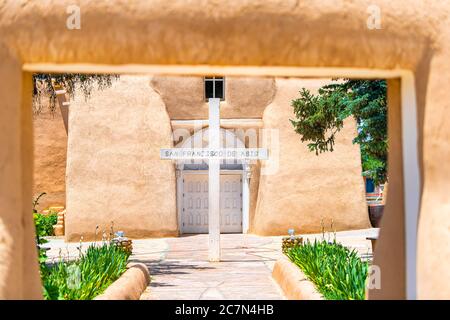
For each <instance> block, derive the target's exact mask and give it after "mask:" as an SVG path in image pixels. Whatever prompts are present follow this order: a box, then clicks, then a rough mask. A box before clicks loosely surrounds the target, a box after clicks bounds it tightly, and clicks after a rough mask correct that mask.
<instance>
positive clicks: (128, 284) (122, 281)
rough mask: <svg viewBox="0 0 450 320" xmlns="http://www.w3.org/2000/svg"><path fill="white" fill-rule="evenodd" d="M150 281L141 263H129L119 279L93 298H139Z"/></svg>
mask: <svg viewBox="0 0 450 320" xmlns="http://www.w3.org/2000/svg"><path fill="white" fill-rule="evenodd" d="M149 283H150V273H149V272H148V268H147V266H146V265H145V264H143V263H129V264H128V265H127V271H125V272H124V273H123V274H122V275H121V276H120V277H119V279H117V280H116V281H114V282H113V283H112V284H111V285H110V286H109V287H108V288H106V290H105V292H103V293H102V294H100V295H98V296H97V297H95V298H94V300H139V298H140V297H141V294H142V293H143V292H144V291H145V289H146V288H147V286H148V284H149Z"/></svg>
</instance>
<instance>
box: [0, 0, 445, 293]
mask: <svg viewBox="0 0 450 320" xmlns="http://www.w3.org/2000/svg"><path fill="white" fill-rule="evenodd" d="M379 2H380V6H381V9H382V12H384V15H383V28H382V29H381V30H368V29H367V28H366V27H365V26H366V20H367V14H366V11H365V10H364V9H365V8H366V7H364V6H367V5H368V2H367V3H365V2H364V3H363V4H361V2H359V3H352V4H345V6H344V5H341V6H335V5H334V6H326V5H324V6H322V4H321V7H318V5H316V4H314V2H313V1H307V2H304V3H302V4H300V5H299V4H297V5H293V4H290V3H288V2H282V1H280V2H278V1H274V2H271V3H266V2H264V3H263V2H261V1H256V0H254V1H250V2H248V3H245V4H242V3H236V5H233V6H229V5H228V4H212V3H208V2H207V3H206V4H205V5H203V6H199V7H198V8H192V6H188V5H187V4H184V3H183V2H181V1H174V2H172V3H170V4H168V5H166V4H165V6H164V7H163V6H162V5H159V2H158V1H136V2H134V3H132V4H129V6H132V7H134V8H132V9H138V10H128V11H125V10H123V8H122V7H121V5H120V3H119V1H108V2H102V1H97V2H95V3H85V4H84V5H83V7H82V14H83V18H82V29H81V30H76V31H74V30H66V29H64V26H65V22H66V18H67V15H66V14H65V9H66V7H67V5H69V4H70V3H69V1H58V2H57V3H56V2H55V3H54V5H53V6H50V7H45V6H44V5H43V4H40V3H39V2H38V1H30V2H29V3H27V4H26V5H25V6H23V7H20V6H19V5H18V4H16V3H15V2H14V1H8V2H7V3H5V4H2V5H3V6H4V7H2V8H1V9H2V10H1V11H0V12H2V13H1V17H0V18H1V19H0V21H1V22H0V36H1V37H0V39H1V40H0V41H1V42H0V58H1V59H0V61H1V62H0V76H1V78H2V79H8V80H7V81H5V82H4V83H2V86H0V96H1V98H2V99H1V101H0V146H1V149H0V150H1V151H0V169H1V178H0V210H1V211H0V212H1V213H0V218H1V219H0V232H1V234H2V238H1V239H0V261H1V262H0V271H1V273H0V297H1V298H39V297H40V283H39V278H38V271H37V270H38V269H37V263H36V262H35V261H36V252H35V251H36V250H35V247H34V241H33V223H32V218H31V215H30V214H29V213H30V212H31V204H30V202H31V185H32V183H31V181H32V150H33V149H32V122H31V74H30V72H34V71H41V72H52V71H57V70H59V71H60V72H76V71H78V72H117V73H134V72H152V73H159V74H175V73H176V74H205V73H209V74H223V75H232V74H235V75H275V74H277V75H284V76H295V75H297V76H307V75H308V73H307V72H303V73H302V72H300V70H303V71H307V70H313V69H309V68H310V67H322V68H323V67H326V69H318V70H321V71H317V72H318V73H316V74H314V76H347V77H364V78H380V77H386V78H391V79H393V80H389V91H390V93H389V106H390V110H397V112H398V113H400V111H399V110H400V108H395V107H394V108H392V107H391V106H392V105H393V104H397V105H398V106H400V105H402V106H405V108H406V106H407V105H408V106H411V104H414V102H415V104H416V106H417V119H416V120H417V121H414V119H415V116H414V114H413V115H411V114H410V111H411V110H410V109H405V108H403V107H402V110H401V111H402V116H401V117H399V116H398V115H399V114H398V113H397V117H396V116H395V114H394V116H392V117H390V120H389V126H390V129H391V130H390V139H392V138H394V139H392V140H393V141H395V140H398V138H400V137H402V136H403V143H402V140H400V141H397V145H396V146H397V147H399V148H397V149H395V150H394V149H393V147H392V141H391V150H390V153H389V156H390V159H389V167H390V179H391V181H390V190H389V193H390V195H389V196H388V203H387V205H386V213H385V219H384V221H383V224H382V233H381V237H380V240H379V243H378V245H377V252H376V255H375V263H376V264H378V265H379V266H380V267H381V270H382V288H381V290H378V291H373V292H372V293H371V297H373V298H376V297H385V298H405V297H408V298H414V297H415V290H413V289H411V288H414V287H415V286H414V280H415V279H416V277H415V276H414V272H413V270H414V267H415V266H416V265H417V268H418V273H417V280H418V281H417V288H418V297H419V298H433V297H448V295H449V292H450V287H449V284H447V283H445V281H442V276H445V275H446V274H448V271H447V270H446V267H445V266H446V262H447V261H446V260H445V259H447V258H448V256H449V248H448V247H447V246H446V243H447V242H448V237H449V235H448V217H447V215H446V212H448V204H447V203H448V200H447V199H448V197H447V195H446V193H445V188H444V187H445V186H446V185H447V181H448V179H449V175H450V168H449V164H448V158H450V148H449V147H448V146H447V145H446V143H448V137H449V136H450V133H449V130H450V129H448V127H446V126H445V122H444V119H445V118H446V116H447V114H448V111H447V110H448V109H447V108H446V107H447V104H448V102H447V101H449V93H448V89H447V88H445V84H446V83H449V82H450V81H449V80H450V79H449V77H450V76H449V75H450V72H449V69H450V64H449V62H448V57H449V53H450V50H449V43H450V41H449V39H450V31H449V30H448V28H446V26H447V24H448V20H447V19H448V18H447V16H448V15H447V16H446V15H445V14H444V13H445V12H447V13H448V12H449V9H448V8H446V7H445V5H441V4H439V5H436V6H442V7H438V8H436V7H435V8H433V9H431V8H427V7H425V6H424V5H423V4H422V3H421V2H420V1H413V2H414V3H411V2H402V1H398V2H396V3H393V2H392V1H391V2H390V1H385V0H383V1H379ZM102 6H108V9H109V10H108V14H106V13H105V12H106V11H105V10H103V9H104V8H103V7H102ZM213 6H214V7H213ZM361 6H362V7H361ZM406 6H408V8H410V9H411V8H413V9H412V10H410V11H409V13H406V11H405V8H406ZM212 8H214V9H215V10H216V11H217V12H218V15H216V16H215V17H214V18H212V17H211V16H210V15H208V12H210V11H209V10H211V9H212ZM411 11H412V13H411ZM348 12H351V13H352V14H351V15H350V16H349V15H348ZM249 21H252V23H251V24H250V25H249V23H248V22H249ZM266 21H269V22H270V23H267V22H266ZM330 21H345V23H344V24H339V25H338V27H336V25H331V24H330V23H329V22H330ZM113 22H114V23H113ZM405 25H406V26H408V27H409V28H408V29H405V28H404V27H403V26H405ZM231 26H233V28H232V29H230V28H231ZM241 29H245V30H246V32H245V33H243V32H238V30H241ZM142 30H146V31H147V32H142ZM261 34H264V37H261ZM299 34H301V35H302V36H301V37H299ZM218 35H219V36H220V37H219V38H221V39H222V41H220V42H219V41H217V38H218ZM237 35H239V36H237ZM168 38H170V40H171V41H167V39H168ZM224 44H227V45H224ZM124 48H126V49H124ZM80 63H82V64H81V65H80ZM130 64H133V65H130ZM207 65H209V66H207ZM212 66H216V67H212ZM226 66H228V67H226ZM244 66H254V67H250V68H244ZM285 66H287V67H285ZM283 70H284V71H283ZM207 71H208V72H207ZM366 72H367V73H366ZM309 75H310V76H312V75H313V74H309ZM398 78H401V81H398V80H395V79H398ZM443 84H444V85H443ZM414 86H415V88H416V97H415V98H414V89H411V88H414ZM400 92H401V94H400ZM390 112H391V111H390ZM413 113H414V112H413ZM405 114H406V116H407V117H405V116H404V115H405ZM390 116H391V113H390ZM401 119H403V120H401ZM395 121H397V122H395ZM402 121H403V122H402ZM405 122H406V123H405ZM413 122H416V125H415V126H414V125H412V126H411V125H410V124H411V123H413ZM400 127H402V132H403V134H400V132H401V131H398V130H400ZM415 129H416V130H415ZM392 130H397V133H395V132H392ZM411 132H412V135H411ZM414 132H416V134H414ZM415 136H417V139H418V143H417V141H416V137H415ZM395 137H396V139H395ZM394 145H395V143H394ZM415 151H416V152H415ZM402 154H403V156H402ZM417 159H418V164H417ZM417 167H419V168H420V173H421V176H422V177H424V179H423V181H420V179H419V174H418V172H419V171H418V169H417ZM392 168H396V170H395V171H392ZM403 172H405V173H406V174H405V175H403ZM409 179H412V181H413V182H411V181H410V180H409ZM395 181H397V183H395ZM403 186H404V188H405V189H406V190H407V192H406V193H405V194H406V195H405V197H404V196H403V193H404V192H403ZM408 188H412V191H409V190H408ZM417 191H419V193H418V192H417ZM420 191H421V192H420ZM420 200H422V203H421V210H420V211H421V216H420V223H419V227H418V250H417V251H416V250H415V246H414V245H410V244H411V243H412V244H414V243H415V241H414V237H415V236H416V233H415V232H414V230H415V229H416V228H415V227H414V225H415V221H416V219H417V211H416V210H415V209H417V208H418V205H419V201H420ZM403 207H405V210H406V217H407V219H404V216H405V215H404V214H403ZM446 217H447V219H446ZM390 220H393V221H394V223H389V222H390ZM436 221H438V222H436ZM404 232H405V233H406V236H405V235H404ZM405 243H406V250H405ZM415 252H417V259H415V258H414V253H415ZM393 253H394V256H393ZM405 257H406V258H405ZM442 257H444V259H443V258H442ZM444 260H445V261H444ZM405 261H406V262H405ZM416 263H417V264H416ZM405 266H406V275H407V277H408V281H404V279H406V277H403V276H402V275H404V274H405ZM383 279H385V280H383ZM388 280H393V282H392V281H388ZM406 291H408V294H406Z"/></svg>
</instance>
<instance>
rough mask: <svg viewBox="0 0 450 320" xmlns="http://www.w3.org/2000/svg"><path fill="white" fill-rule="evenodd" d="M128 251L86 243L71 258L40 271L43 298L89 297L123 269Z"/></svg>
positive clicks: (98, 291) (77, 298) (107, 244)
mask: <svg viewBox="0 0 450 320" xmlns="http://www.w3.org/2000/svg"><path fill="white" fill-rule="evenodd" d="M128 258H129V254H128V253H127V252H125V251H124V250H122V249H121V248H119V247H116V246H114V245H111V244H109V243H104V244H103V245H101V246H95V245H90V246H89V247H88V248H87V250H86V252H85V253H84V254H83V253H81V248H80V256H79V258H78V259H77V260H75V261H64V259H62V258H61V259H60V261H59V262H57V263H56V264H55V265H53V266H51V267H49V268H48V269H47V270H46V271H45V272H43V273H42V282H43V287H44V288H43V291H44V298H45V299H47V300H91V299H93V298H94V297H96V296H97V295H99V294H101V293H102V292H103V291H104V290H105V289H106V288H107V287H108V286H109V285H110V284H111V283H112V282H113V281H115V280H116V279H118V278H119V277H120V276H121V275H122V273H124V272H125V270H126V266H127V261H128Z"/></svg>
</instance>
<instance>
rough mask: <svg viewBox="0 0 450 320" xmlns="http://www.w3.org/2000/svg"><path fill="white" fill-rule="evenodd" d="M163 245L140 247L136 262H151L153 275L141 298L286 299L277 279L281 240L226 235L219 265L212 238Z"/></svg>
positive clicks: (169, 240) (189, 238)
mask: <svg viewBox="0 0 450 320" xmlns="http://www.w3.org/2000/svg"><path fill="white" fill-rule="evenodd" d="M163 241H164V242H165V244H161V243H158V244H157V246H158V247H159V248H158V249H159V250H154V251H153V252H149V251H148V249H144V248H141V246H140V244H139V243H137V242H136V243H135V246H134V247H135V254H133V256H132V260H133V261H139V262H143V263H145V264H146V265H147V266H148V267H149V270H150V274H151V276H152V281H151V283H150V286H149V287H148V289H147V291H146V292H145V293H144V294H143V295H142V297H141V299H169V300H172V299H193V300H198V299H274V300H275V299H284V297H283V294H282V292H281V291H280V289H279V287H278V285H277V284H276V283H275V282H274V280H273V279H272V276H271V274H272V268H273V264H274V263H275V261H276V260H277V259H278V258H279V257H280V255H281V252H280V245H281V244H280V243H281V238H280V237H257V236H253V235H243V234H225V235H222V236H221V245H222V261H221V262H219V263H210V262H208V246H207V244H208V236H207V235H206V234H201V235H191V236H183V237H179V238H167V239H164V240H163ZM147 245H148V243H147Z"/></svg>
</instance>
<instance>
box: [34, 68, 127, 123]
mask: <svg viewBox="0 0 450 320" xmlns="http://www.w3.org/2000/svg"><path fill="white" fill-rule="evenodd" d="M118 77H119V76H118V75H104V74H82V73H61V74H48V73H35V74H33V111H34V113H35V114H39V113H40V112H41V111H42V109H43V106H44V104H43V103H42V98H47V99H48V107H49V109H50V111H52V112H53V111H55V107H56V93H55V89H54V84H57V85H60V86H61V87H63V88H64V89H65V90H66V92H67V93H68V94H69V96H70V97H71V98H74V97H75V93H76V91H77V90H76V89H80V90H81V93H82V94H83V95H84V97H85V98H86V99H88V98H89V97H90V95H91V93H92V90H93V89H94V88H95V86H96V87H97V88H98V89H99V90H103V89H105V88H108V87H110V86H111V84H112V81H113V80H114V79H117V78H118Z"/></svg>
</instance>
